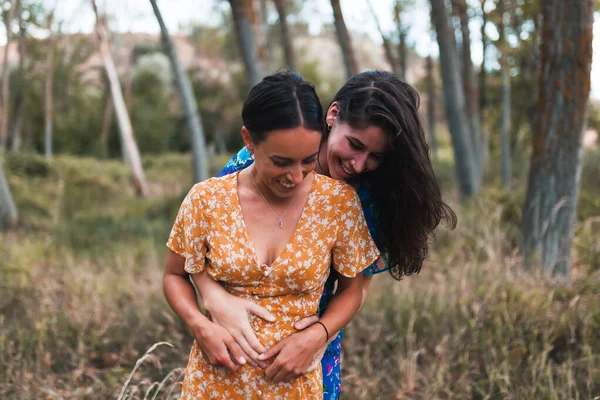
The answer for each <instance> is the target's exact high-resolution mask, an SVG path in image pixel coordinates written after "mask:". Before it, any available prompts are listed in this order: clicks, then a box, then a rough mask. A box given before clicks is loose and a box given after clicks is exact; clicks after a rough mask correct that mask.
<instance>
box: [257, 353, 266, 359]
mask: <svg viewBox="0 0 600 400" xmlns="http://www.w3.org/2000/svg"><path fill="white" fill-rule="evenodd" d="M265 358H266V357H265V355H264V354H260V355H259V356H258V359H259V360H261V361H264V359H265Z"/></svg>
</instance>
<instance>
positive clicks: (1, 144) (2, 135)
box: [0, 0, 19, 153]
mask: <svg viewBox="0 0 600 400" xmlns="http://www.w3.org/2000/svg"><path fill="white" fill-rule="evenodd" d="M18 5H19V0H10V8H9V9H8V17H7V19H6V20H5V24H6V46H4V66H3V68H2V115H1V116H0V153H1V152H3V151H4V148H5V147H6V140H7V136H8V115H9V114H8V105H9V103H10V100H9V95H10V89H9V85H8V80H9V75H10V68H9V65H8V48H9V45H10V40H11V38H12V32H11V29H10V24H11V23H12V21H13V19H14V18H15V11H16V9H17V8H18Z"/></svg>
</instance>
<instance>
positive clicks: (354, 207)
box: [332, 186, 379, 278]
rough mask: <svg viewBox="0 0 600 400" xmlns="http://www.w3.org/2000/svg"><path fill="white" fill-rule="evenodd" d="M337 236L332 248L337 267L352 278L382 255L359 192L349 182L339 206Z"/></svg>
mask: <svg viewBox="0 0 600 400" xmlns="http://www.w3.org/2000/svg"><path fill="white" fill-rule="evenodd" d="M337 210H338V215H337V216H338V218H337V224H338V225H337V227H338V229H337V238H336V242H335V245H334V247H333V250H332V256H333V268H334V269H335V270H336V271H338V272H339V273H340V274H342V275H344V276H346V277H349V278H352V277H355V276H356V275H358V274H359V273H361V272H362V271H363V270H364V269H365V268H367V267H368V266H370V265H372V264H373V263H374V262H375V261H376V260H377V259H378V258H379V250H377V246H376V245H375V242H374V241H373V239H372V238H371V234H370V233H369V228H368V227H367V223H366V221H365V217H364V215H363V211H362V207H361V205H360V201H359V199H358V195H357V194H356V192H355V191H354V189H352V188H351V187H350V186H345V187H344V190H343V193H342V201H341V204H339V206H338V208H337Z"/></svg>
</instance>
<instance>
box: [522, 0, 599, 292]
mask: <svg viewBox="0 0 600 400" xmlns="http://www.w3.org/2000/svg"><path fill="white" fill-rule="evenodd" d="M542 4H543V5H542V13H543V22H542V38H543V39H542V43H541V68H540V75H539V94H538V112H537V114H536V122H535V130H534V133H533V143H532V154H531V162H530V167H529V182H528V187H527V197H526V200H525V208H524V212H523V216H524V223H523V239H524V243H523V254H524V257H525V265H526V266H528V267H534V266H540V267H541V270H542V271H543V273H544V274H545V275H547V276H553V277H556V278H559V279H561V280H562V281H565V282H568V281H569V280H570V270H571V247H572V241H573V234H574V225H575V217H576V212H577V198H578V195H579V186H580V179H581V170H582V165H583V160H582V157H583V145H582V141H583V133H584V132H585V129H586V119H587V110H588V103H589V94H590V73H591V63H592V36H593V31H592V25H593V21H594V16H593V12H594V0H546V1H544V2H543V3H542ZM567 43H568V45H566V44H567Z"/></svg>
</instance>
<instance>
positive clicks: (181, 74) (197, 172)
mask: <svg viewBox="0 0 600 400" xmlns="http://www.w3.org/2000/svg"><path fill="white" fill-rule="evenodd" d="M150 3H151V4H152V9H153V10H154V15H156V19H157V20H158V24H159V25H160V33H161V39H162V43H163V47H164V48H165V53H167V56H168V57H169V60H170V61H171V68H173V76H174V78H175V83H176V84H177V90H178V91H179V95H180V97H181V102H182V103H183V107H184V109H185V118H186V121H187V124H188V128H189V130H190V135H191V136H192V137H191V139H192V140H191V142H192V164H193V165H192V167H193V171H194V179H195V181H196V182H200V181H203V180H205V179H208V177H209V175H208V167H207V158H206V157H207V153H206V141H205V138H204V129H203V127H202V120H201V119H200V113H198V105H197V104H196V98H195V97H194V91H193V89H192V84H191V83H190V80H189V78H188V76H187V73H186V72H185V71H184V70H183V67H182V66H181V63H180V62H179V59H178V58H177V52H176V51H175V47H174V46H173V43H172V41H171V37H170V36H169V32H168V30H167V27H166V25H165V23H164V22H163V19H162V16H161V14H160V10H159V9H158V6H157V5H156V0H150Z"/></svg>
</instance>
